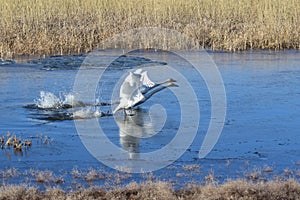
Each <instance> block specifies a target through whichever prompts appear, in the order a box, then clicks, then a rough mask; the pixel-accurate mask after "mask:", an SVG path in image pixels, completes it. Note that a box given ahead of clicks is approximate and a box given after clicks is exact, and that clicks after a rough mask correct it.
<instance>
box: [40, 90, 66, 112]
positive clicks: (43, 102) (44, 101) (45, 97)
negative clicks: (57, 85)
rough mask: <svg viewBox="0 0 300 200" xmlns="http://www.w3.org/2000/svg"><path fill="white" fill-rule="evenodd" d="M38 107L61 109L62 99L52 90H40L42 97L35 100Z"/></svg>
mask: <svg viewBox="0 0 300 200" xmlns="http://www.w3.org/2000/svg"><path fill="white" fill-rule="evenodd" d="M34 102H35V105H36V107H38V108H42V109H52V108H53V109H59V108H61V107H62V101H61V100H60V99H59V98H58V97H57V96H55V94H53V93H51V92H45V91H41V92H40V98H38V99H36V100H34Z"/></svg>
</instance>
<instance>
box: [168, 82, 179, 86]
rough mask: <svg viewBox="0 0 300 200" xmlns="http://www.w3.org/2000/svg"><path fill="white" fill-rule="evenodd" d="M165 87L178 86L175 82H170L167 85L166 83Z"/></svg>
mask: <svg viewBox="0 0 300 200" xmlns="http://www.w3.org/2000/svg"><path fill="white" fill-rule="evenodd" d="M167 87H179V86H178V85H177V84H175V83H170V84H169V85H167Z"/></svg>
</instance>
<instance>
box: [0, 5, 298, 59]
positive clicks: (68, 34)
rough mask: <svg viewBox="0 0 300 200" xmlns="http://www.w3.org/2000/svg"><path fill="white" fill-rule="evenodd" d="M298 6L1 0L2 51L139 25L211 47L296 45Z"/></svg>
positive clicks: (64, 44)
mask: <svg viewBox="0 0 300 200" xmlns="http://www.w3.org/2000/svg"><path fill="white" fill-rule="evenodd" d="M299 10H300V3H299V1H298V0H196V1H195V0H185V1H184V0H164V1H163V0H131V1H126V0H9V1H6V0H0V56H2V57H4V56H6V57H9V56H13V55H23V54H29V55H30V54H40V55H42V54H46V55H49V54H73V53H82V52H89V51H91V50H92V49H94V48H96V47H97V46H98V45H99V44H101V42H102V41H103V40H105V39H107V38H110V37H111V36H112V35H114V34H117V33H121V32H124V31H128V30H131V29H133V28H139V27H160V28H167V29H174V30H176V31H179V32H180V33H184V34H186V35H188V36H190V37H192V38H194V39H196V40H197V42H198V43H199V45H202V46H206V47H211V48H212V49H213V50H228V51H236V50H246V49H278V50H279V49H287V48H293V49H300V36H299V34H300V12H299ZM148 39H149V38H148ZM150 39H151V38H150ZM142 46H143V47H144V48H150V47H151V45H149V42H143V44H142ZM166 48H167V49H172V48H174V47H173V46H172V45H171V44H170V45H169V46H166Z"/></svg>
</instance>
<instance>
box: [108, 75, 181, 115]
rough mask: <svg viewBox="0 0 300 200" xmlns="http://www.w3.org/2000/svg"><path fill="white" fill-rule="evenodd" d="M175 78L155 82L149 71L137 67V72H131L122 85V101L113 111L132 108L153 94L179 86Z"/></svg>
mask: <svg viewBox="0 0 300 200" xmlns="http://www.w3.org/2000/svg"><path fill="white" fill-rule="evenodd" d="M174 82H176V80H174V79H171V78H170V79H167V80H165V81H163V82H160V83H154V82H153V81H152V80H151V79H150V78H149V76H148V73H147V71H143V70H142V69H137V70H136V71H135V72H129V75H128V76H127V77H126V78H125V80H124V82H123V83H122V85H121V87H120V102H119V105H118V106H117V107H116V109H114V111H113V113H116V112H117V111H119V110H124V113H125V114H126V110H129V109H132V108H134V107H136V106H138V105H140V104H142V103H144V102H145V101H147V100H148V99H149V98H150V97H151V96H152V95H153V94H155V93H157V92H159V91H161V90H163V89H165V88H168V87H178V85H176V84H175V83H174Z"/></svg>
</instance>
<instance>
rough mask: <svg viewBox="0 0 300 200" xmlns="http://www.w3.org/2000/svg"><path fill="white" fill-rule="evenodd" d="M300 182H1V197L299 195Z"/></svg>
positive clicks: (234, 196)
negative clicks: (68, 185)
mask: <svg viewBox="0 0 300 200" xmlns="http://www.w3.org/2000/svg"><path fill="white" fill-rule="evenodd" d="M299 198H300V184H299V183H298V182H296V181H295V180H293V179H290V180H287V181H285V182H276V181H271V182H267V183H252V182H247V181H245V180H237V181H231V182H227V183H224V184H222V185H190V186H186V187H185V188H182V189H178V190H174V189H173V188H172V186H171V185H170V184H168V183H166V182H160V181H158V182H149V181H148V182H145V183H143V184H137V183H134V182H133V183H130V184H128V185H127V186H125V187H119V188H115V189H111V190H105V189H103V188H101V187H91V188H88V189H82V190H79V191H72V192H66V191H64V190H62V189H59V188H49V189H47V190H46V191H39V190H38V189H37V188H36V187H26V186H21V185H18V186H14V185H8V186H1V187H0V199H190V200H192V199H268V200H272V199H299Z"/></svg>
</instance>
